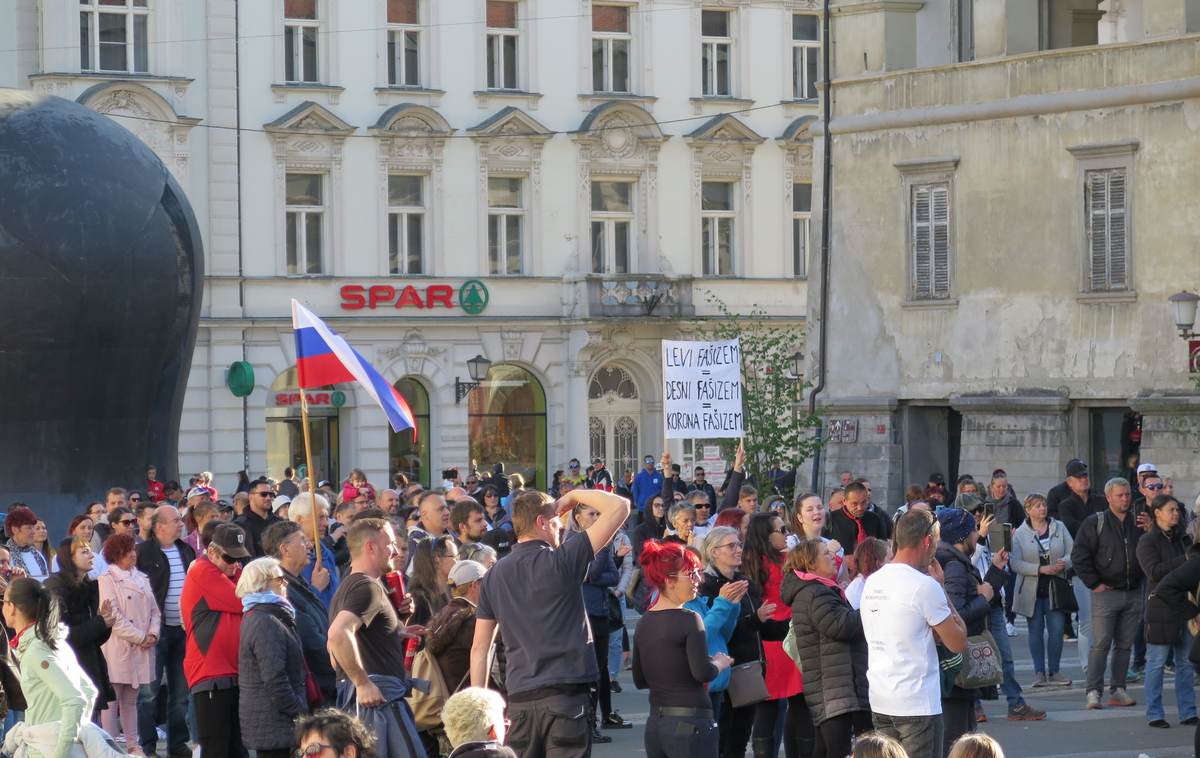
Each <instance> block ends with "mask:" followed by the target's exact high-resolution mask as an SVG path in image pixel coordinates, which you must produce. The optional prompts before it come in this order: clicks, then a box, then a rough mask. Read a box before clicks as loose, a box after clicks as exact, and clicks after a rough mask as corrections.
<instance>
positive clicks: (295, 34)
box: [283, 0, 323, 84]
mask: <svg viewBox="0 0 1200 758" xmlns="http://www.w3.org/2000/svg"><path fill="white" fill-rule="evenodd" d="M321 5H322V4H321V2H319V0H318V2H317V3H315V6H316V9H317V17H316V18H315V19H301V18H287V16H286V15H285V16H284V19H283V35H284V40H283V49H284V61H283V71H284V75H283V77H284V81H285V82H287V83H288V84H320V83H321V63H322V60H321V58H322V56H321V47H322V42H323V40H322V39H321V16H322V14H321V10H322V8H321ZM305 29H313V30H314V34H315V43H314V45H313V55H314V56H315V58H316V60H314V61H313V71H314V76H315V78H313V79H305V78H304V30H305ZM288 40H291V43H292V60H291V61H290V63H291V65H292V73H293V75H294V76H293V77H292V78H288V75H287V68H288V63H289V61H288V60H287V42H288Z"/></svg>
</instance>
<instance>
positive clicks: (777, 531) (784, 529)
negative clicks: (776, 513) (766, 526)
mask: <svg viewBox="0 0 1200 758" xmlns="http://www.w3.org/2000/svg"><path fill="white" fill-rule="evenodd" d="M771 534H787V527H786V526H781V527H779V528H778V529H772V530H771Z"/></svg>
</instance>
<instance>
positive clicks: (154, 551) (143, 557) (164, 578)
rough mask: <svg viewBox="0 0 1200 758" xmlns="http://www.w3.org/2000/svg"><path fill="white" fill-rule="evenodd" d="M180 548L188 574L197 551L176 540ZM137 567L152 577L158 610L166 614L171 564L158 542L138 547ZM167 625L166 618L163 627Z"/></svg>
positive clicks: (180, 555) (150, 542) (149, 541)
mask: <svg viewBox="0 0 1200 758" xmlns="http://www.w3.org/2000/svg"><path fill="white" fill-rule="evenodd" d="M175 547H177V548H179V559H180V560H182V561H183V570H184V572H186V571H187V570H188V568H189V567H191V565H192V561H194V560H196V550H195V548H193V547H192V546H191V545H189V544H188V543H186V542H184V541H183V540H175ZM137 567H138V569H139V570H141V572H142V573H143V574H145V575H146V576H148V577H150V589H152V590H154V599H155V600H156V601H157V602H158V610H159V611H160V612H162V613H164V614H165V613H166V608H165V605H166V602H167V591H168V590H170V589H171V564H170V563H169V562H168V561H167V556H166V554H165V553H163V551H162V548H161V547H159V545H158V540H147V541H145V542H143V543H142V544H140V545H138V546H137ZM166 625H167V620H166V617H165V616H164V618H163V626H166Z"/></svg>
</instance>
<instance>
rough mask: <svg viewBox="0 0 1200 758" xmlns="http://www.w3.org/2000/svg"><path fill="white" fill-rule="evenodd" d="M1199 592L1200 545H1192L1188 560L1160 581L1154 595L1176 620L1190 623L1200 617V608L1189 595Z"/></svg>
mask: <svg viewBox="0 0 1200 758" xmlns="http://www.w3.org/2000/svg"><path fill="white" fill-rule="evenodd" d="M1197 592H1200V545H1192V546H1191V547H1190V548H1188V551H1187V559H1186V560H1185V561H1184V562H1183V563H1182V564H1180V565H1179V566H1178V567H1176V568H1175V570H1174V571H1172V572H1171V573H1169V574H1167V575H1166V576H1164V577H1163V578H1162V579H1160V580H1159V581H1158V586H1157V587H1155V588H1154V594H1155V596H1156V597H1158V599H1159V600H1161V601H1162V602H1163V605H1164V606H1165V607H1166V609H1167V610H1168V611H1170V612H1171V613H1172V614H1173V615H1174V617H1175V618H1177V619H1179V620H1180V621H1190V620H1192V619H1194V618H1196V616H1200V608H1198V607H1196V604H1195V603H1193V602H1192V601H1191V600H1189V599H1188V595H1189V594H1191V595H1195V594H1197Z"/></svg>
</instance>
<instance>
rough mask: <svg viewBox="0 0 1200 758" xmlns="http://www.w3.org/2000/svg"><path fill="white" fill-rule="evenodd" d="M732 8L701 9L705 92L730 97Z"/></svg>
mask: <svg viewBox="0 0 1200 758" xmlns="http://www.w3.org/2000/svg"><path fill="white" fill-rule="evenodd" d="M731 15H732V14H731V13H730V12H729V11H707V10H702V11H700V79H701V84H702V86H703V90H704V94H705V95H708V96H713V97H728V96H729V93H730V89H729V80H730V70H729V69H730V55H731V54H732V53H733V37H732V35H731V33H730V27H731V26H732V25H731V23H730V21H731V19H730V16H731Z"/></svg>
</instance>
